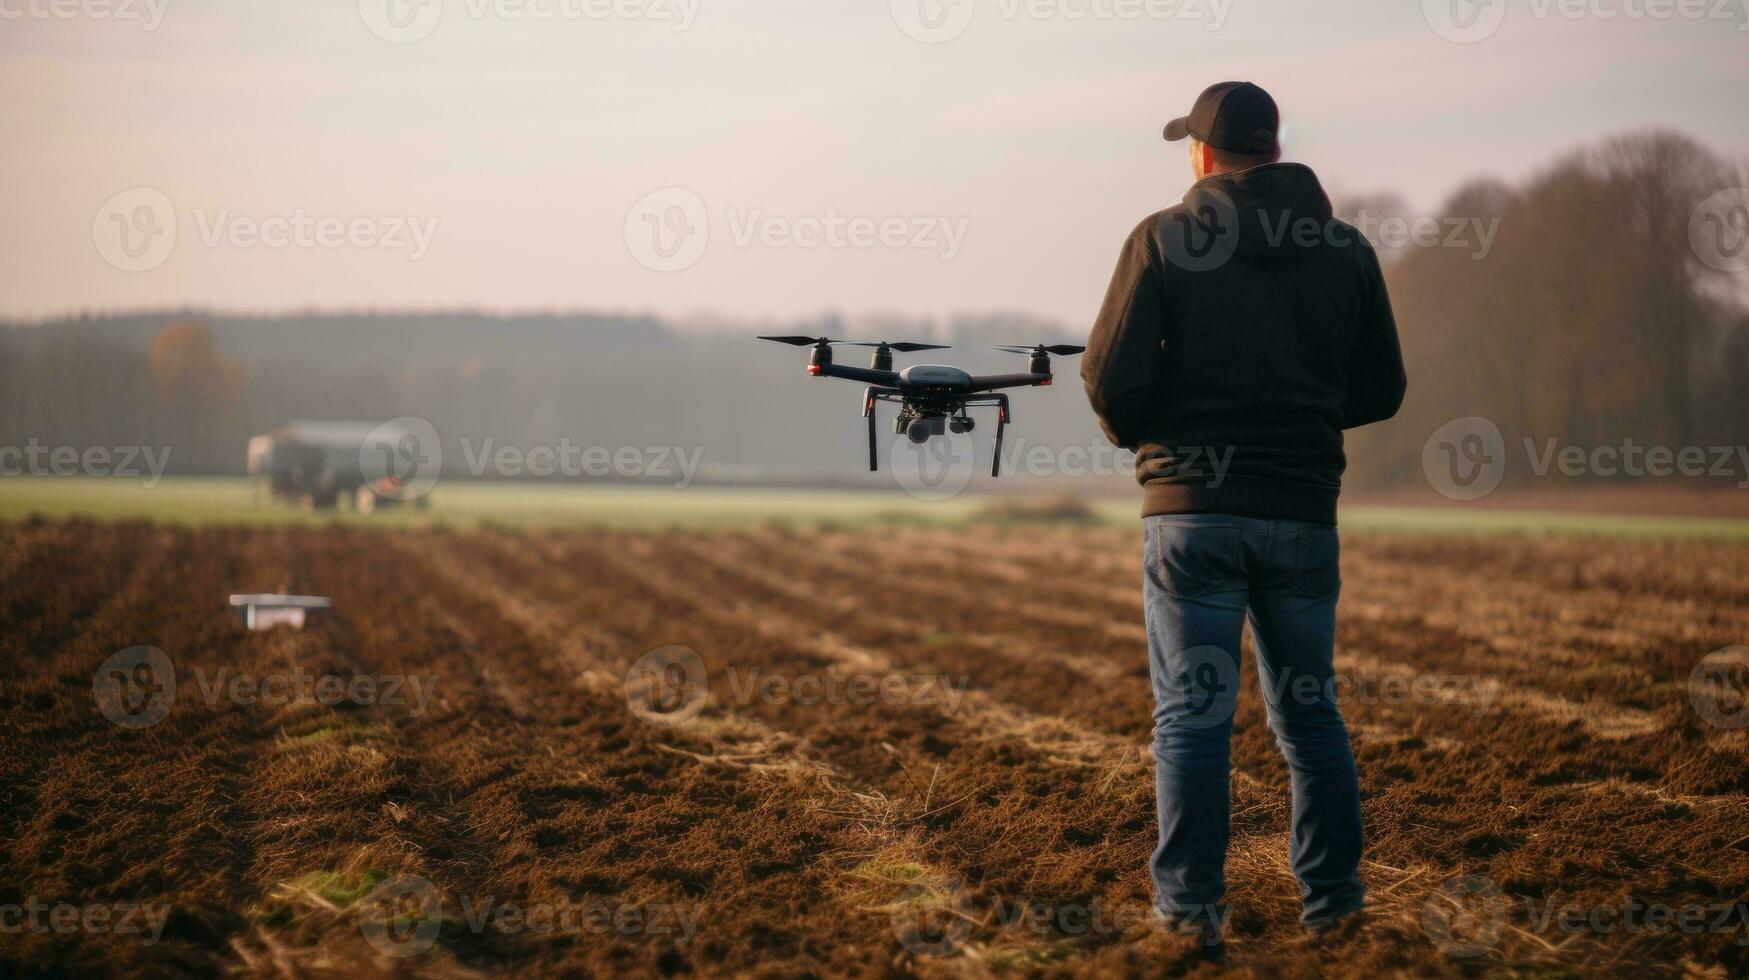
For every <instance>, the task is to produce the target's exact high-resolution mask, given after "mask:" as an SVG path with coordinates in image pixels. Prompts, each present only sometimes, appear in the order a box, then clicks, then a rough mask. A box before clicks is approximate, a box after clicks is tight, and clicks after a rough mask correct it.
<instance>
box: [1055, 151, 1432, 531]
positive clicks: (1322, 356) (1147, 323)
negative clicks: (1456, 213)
mask: <svg viewBox="0 0 1749 980" xmlns="http://www.w3.org/2000/svg"><path fill="white" fill-rule="evenodd" d="M1081 378H1082V380H1083V381H1085V382H1086V385H1087V395H1088V398H1089V399H1090V400H1091V401H1092V403H1093V410H1094V412H1095V413H1096V414H1098V416H1099V420H1100V423H1101V424H1102V425H1103V427H1104V428H1105V433H1106V435H1107V436H1108V437H1109V438H1110V439H1111V441H1112V443H1113V444H1115V445H1118V446H1121V447H1124V448H1126V449H1133V450H1135V451H1136V453H1137V459H1136V479H1137V480H1138V481H1140V482H1141V483H1142V485H1143V487H1144V491H1143V505H1142V513H1143V514H1144V515H1155V514H1183V513H1231V514H1242V515H1249V516H1255V517H1281V518H1293V519H1297V520H1307V521H1317V522H1320V523H1326V524H1334V523H1336V497H1337V494H1338V492H1339V491H1340V489H1341V484H1342V471H1343V468H1344V466H1345V465H1346V458H1345V457H1344V456H1343V452H1342V432H1343V430H1344V429H1352V428H1354V427H1355V426H1360V425H1366V424H1368V423H1369V422H1377V421H1380V420H1382V419H1388V418H1390V417H1391V416H1392V415H1395V414H1396V412H1397V409H1398V407H1399V406H1400V405H1401V404H1402V402H1403V392H1404V388H1405V378H1404V374H1403V358H1402V353H1401V351H1400V349H1399V347H1398V343H1397V325H1396V321H1395V320H1394V319H1393V318H1392V316H1391V302H1390V298H1389V297H1388V296H1386V294H1385V283H1384V276H1383V274H1382V273H1381V272H1380V269H1379V261H1378V256H1377V255H1376V254H1375V253H1374V252H1373V249H1372V246H1371V245H1370V244H1369V243H1368V242H1367V241H1366V239H1365V238H1364V237H1363V236H1362V235H1361V234H1360V232H1359V231H1357V230H1355V229H1354V228H1353V227H1352V226H1350V225H1348V224H1346V223H1344V222H1342V221H1338V220H1336V219H1335V218H1334V217H1332V215H1331V210H1330V199H1329V198H1328V197H1327V196H1326V195H1325V194H1324V190H1323V188H1322V187H1321V186H1319V184H1318V178H1317V176H1316V175H1314V174H1313V173H1312V171H1311V170H1310V169H1308V168H1306V167H1304V166H1301V165H1299V164H1270V165H1268V166H1262V167H1254V168H1252V169H1250V170H1244V171H1239V172H1237V173H1230V174H1220V175H1216V176H1213V177H1209V178H1206V179H1204V180H1201V181H1198V182H1197V183H1196V184H1195V185H1194V186H1192V187H1191V189H1190V191H1189V192H1188V193H1187V194H1186V195H1185V197H1184V202H1183V203H1182V204H1179V205H1176V206H1174V207H1171V208H1168V209H1166V210H1165V211H1161V212H1159V213H1157V214H1154V215H1151V216H1150V217H1148V218H1147V219H1146V220H1144V221H1143V222H1142V223H1141V224H1140V225H1138V226H1136V230H1135V231H1133V232H1131V233H1130V236H1129V239H1128V240H1127V241H1125V242H1124V247H1123V254H1122V255H1121V256H1120V257H1119V259H1118V265H1117V271H1116V272H1115V273H1114V274H1113V275H1112V278H1111V287H1110V289H1109V290H1108V291H1107V292H1106V296H1105V304H1104V306H1102V307H1101V309H1100V311H1099V320H1098V322H1096V323H1095V324H1094V327H1093V332H1092V335H1091V336H1090V337H1089V338H1088V341H1087V354H1086V356H1085V358H1083V360H1082V363H1081Z"/></svg>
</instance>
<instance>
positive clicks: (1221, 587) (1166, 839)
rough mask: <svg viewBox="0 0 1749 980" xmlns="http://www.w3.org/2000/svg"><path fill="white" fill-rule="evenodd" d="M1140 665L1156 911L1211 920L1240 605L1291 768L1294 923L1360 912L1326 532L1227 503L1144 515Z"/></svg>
mask: <svg viewBox="0 0 1749 980" xmlns="http://www.w3.org/2000/svg"><path fill="white" fill-rule="evenodd" d="M1144 524H1145V526H1146V531H1147V534H1146V540H1147V558H1146V560H1145V562H1144V565H1145V568H1146V574H1145V579H1146V583H1147V584H1146V586H1145V599H1146V605H1147V620H1148V673H1149V676H1150V677H1151V678H1152V680H1153V685H1154V783H1155V795H1156V801H1157V803H1158V806H1159V811H1160V844H1159V846H1158V847H1157V848H1155V850H1154V856H1153V860H1152V861H1151V862H1150V869H1151V870H1152V872H1153V875H1154V889H1155V899H1156V901H1157V902H1158V903H1159V907H1160V910H1161V912H1162V913H1163V914H1165V915H1166V916H1168V917H1169V918H1173V919H1178V920H1184V921H1190V922H1194V921H1198V920H1200V921H1203V922H1205V923H1212V925H1214V926H1215V927H1216V928H1218V927H1219V926H1220V924H1221V923H1222V921H1223V919H1224V915H1225V907H1224V906H1223V905H1222V904H1221V899H1222V898H1223V897H1224V896H1225V895H1226V890H1227V888H1226V873H1225V864H1226V856H1227V832H1228V809H1229V799H1228V785H1227V784H1228V776H1229V771H1230V768H1231V749H1230V745H1229V742H1230V741H1231V738H1232V734H1233V709H1234V708H1235V707H1236V706H1237V704H1238V697H1239V637H1240V633H1241V631H1242V630H1243V629H1244V625H1245V619H1246V614H1247V612H1249V614H1250V620H1251V635H1252V639H1253V640H1254V641H1255V643H1256V646H1257V673H1258V676H1259V679H1260V681H1261V683H1262V687H1263V697H1264V705H1265V707H1266V709H1267V711H1268V714H1269V727H1270V729H1271V730H1273V731H1274V732H1275V741H1276V744H1277V745H1278V746H1280V748H1281V753H1282V755H1283V756H1285V757H1286V758H1287V764H1288V768H1289V770H1290V772H1291V774H1292V779H1293V834H1292V839H1291V843H1290V858H1291V861H1292V865H1293V872H1294V876H1295V877H1297V878H1298V879H1299V882H1300V901H1301V905H1302V909H1303V911H1302V914H1301V921H1304V922H1308V923H1311V922H1317V921H1319V920H1323V919H1329V918H1332V917H1335V916H1339V915H1342V914H1345V913H1347V912H1351V911H1354V910H1355V909H1358V908H1359V907H1360V905H1361V900H1362V899H1363V898H1364V896H1365V894H1366V890H1365V888H1364V887H1362V885H1361V883H1360V879H1359V877H1358V874H1357V872H1358V866H1359V864H1360V848H1361V826H1360V787H1359V782H1358V780H1357V779H1356V776H1355V770H1354V755H1353V752H1352V751H1351V750H1350V748H1349V744H1348V728H1347V726H1346V725H1344V724H1343V721H1342V713H1341V711H1340V710H1338V708H1337V706H1336V697H1335V695H1336V691H1335V668H1334V667H1333V665H1332V663H1331V660H1332V657H1333V656H1334V647H1335V643H1336V597H1337V595H1338V594H1339V593H1340V592H1341V588H1342V576H1341V572H1340V570H1339V567H1338V555H1339V548H1338V543H1337V536H1336V529H1335V528H1334V527H1331V526H1329V525H1327V524H1310V523H1307V522H1305V521H1288V520H1266V519H1262V518H1255V517H1237V516H1233V515H1230V514H1171V515H1165V516H1160V517H1149V518H1145V519H1144Z"/></svg>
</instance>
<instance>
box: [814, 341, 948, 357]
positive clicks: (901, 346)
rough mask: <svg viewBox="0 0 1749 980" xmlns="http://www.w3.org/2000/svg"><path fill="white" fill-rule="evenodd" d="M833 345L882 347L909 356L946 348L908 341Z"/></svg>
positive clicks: (852, 342)
mask: <svg viewBox="0 0 1749 980" xmlns="http://www.w3.org/2000/svg"><path fill="white" fill-rule="evenodd" d="M834 343H839V344H845V345H847V346H850V347H884V348H886V349H887V350H896V351H898V352H899V353H901V354H909V353H911V352H912V351H920V350H947V346H948V345H946V344H916V343H912V342H911V341H908V340H906V341H900V342H899V343H896V344H889V343H887V342H886V341H884V340H880V341H869V340H838V341H834Z"/></svg>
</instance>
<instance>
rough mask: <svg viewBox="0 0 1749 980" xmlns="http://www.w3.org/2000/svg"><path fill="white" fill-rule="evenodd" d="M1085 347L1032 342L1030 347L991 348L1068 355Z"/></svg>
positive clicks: (1015, 352) (1014, 351)
mask: <svg viewBox="0 0 1749 980" xmlns="http://www.w3.org/2000/svg"><path fill="white" fill-rule="evenodd" d="M1086 349H1087V348H1085V347H1082V346H1081V345H1079V344H1049V345H1046V344H1034V345H1033V346H1031V347H995V348H992V350H1005V351H1008V352H1009V353H1012V354H1058V355H1062V356H1065V357H1066V356H1068V355H1070V354H1079V353H1081V352H1082V351H1084V350H1086Z"/></svg>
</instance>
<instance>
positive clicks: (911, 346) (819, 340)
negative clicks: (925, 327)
mask: <svg viewBox="0 0 1749 980" xmlns="http://www.w3.org/2000/svg"><path fill="white" fill-rule="evenodd" d="M759 339H760V340H775V341H777V342H778V343H780V344H794V345H795V346H797V347H817V346H819V345H820V344H825V345H827V346H829V347H884V348H886V349H887V350H896V351H898V352H899V353H901V354H909V353H911V352H912V351H920V350H947V345H946V344H917V343H912V342H911V341H908V340H907V341H900V342H899V343H896V344H894V343H888V342H887V341H884V340H831V339H828V338H826V337H760V338H759Z"/></svg>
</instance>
